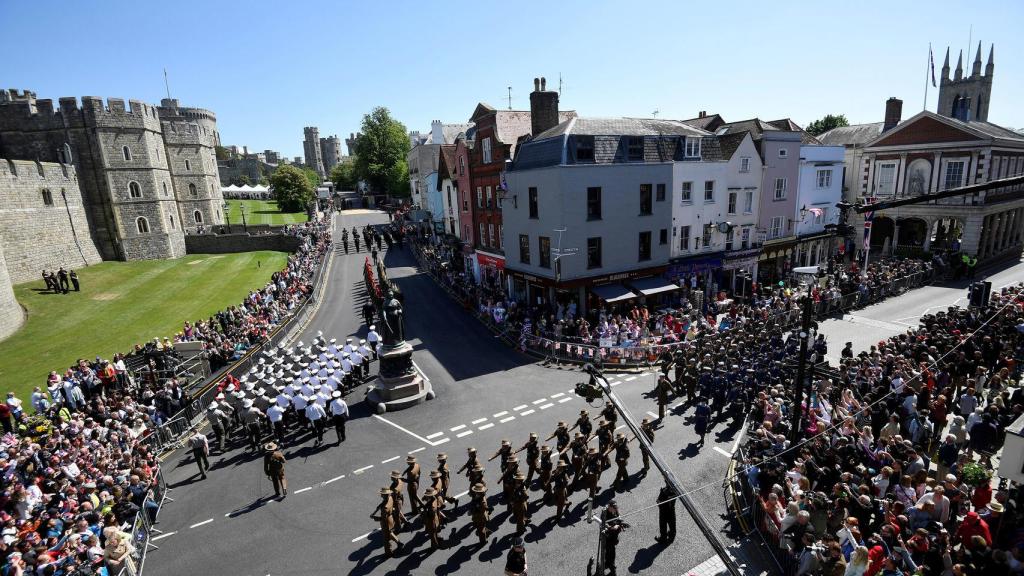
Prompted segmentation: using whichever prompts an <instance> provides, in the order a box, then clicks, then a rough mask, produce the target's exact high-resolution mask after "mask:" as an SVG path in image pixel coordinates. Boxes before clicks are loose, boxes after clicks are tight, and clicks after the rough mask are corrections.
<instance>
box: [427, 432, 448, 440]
mask: <svg viewBox="0 0 1024 576" xmlns="http://www.w3.org/2000/svg"><path fill="white" fill-rule="evenodd" d="M438 436H444V432H434V433H433V434H431V435H430V436H427V440H433V439H434V438H437V437H438Z"/></svg>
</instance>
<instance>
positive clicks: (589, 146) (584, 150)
mask: <svg viewBox="0 0 1024 576" xmlns="http://www.w3.org/2000/svg"><path fill="white" fill-rule="evenodd" d="M576 161H577V162H593V161H594V137H593V136H577V137H576Z"/></svg>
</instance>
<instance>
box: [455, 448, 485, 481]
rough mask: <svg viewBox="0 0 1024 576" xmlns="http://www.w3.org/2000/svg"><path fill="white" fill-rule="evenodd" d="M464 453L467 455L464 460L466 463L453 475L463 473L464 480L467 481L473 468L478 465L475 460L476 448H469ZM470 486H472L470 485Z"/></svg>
mask: <svg viewBox="0 0 1024 576" xmlns="http://www.w3.org/2000/svg"><path fill="white" fill-rule="evenodd" d="M466 452H467V453H468V454H469V455H468V456H467V458H466V463H465V464H463V465H462V467H461V468H459V469H458V471H457V472H455V473H456V474H462V472H463V471H465V472H466V478H467V479H468V478H470V476H472V474H473V467H474V466H476V465H477V464H479V462H478V461H477V459H476V448H473V447H469V448H467V449H466ZM470 486H472V484H470Z"/></svg>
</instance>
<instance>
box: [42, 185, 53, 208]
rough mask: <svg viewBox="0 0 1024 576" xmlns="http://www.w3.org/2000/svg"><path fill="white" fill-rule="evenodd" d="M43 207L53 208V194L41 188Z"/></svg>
mask: <svg viewBox="0 0 1024 576" xmlns="http://www.w3.org/2000/svg"><path fill="white" fill-rule="evenodd" d="M43 205H44V206H53V193H52V192H50V189H49V188H43Z"/></svg>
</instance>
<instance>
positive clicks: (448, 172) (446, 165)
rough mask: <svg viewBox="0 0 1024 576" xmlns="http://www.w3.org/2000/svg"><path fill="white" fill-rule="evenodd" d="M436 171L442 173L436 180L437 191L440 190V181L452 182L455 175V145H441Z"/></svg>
mask: <svg viewBox="0 0 1024 576" xmlns="http://www.w3.org/2000/svg"><path fill="white" fill-rule="evenodd" d="M437 169H438V171H441V172H442V177H441V178H438V179H437V189H438V190H440V189H441V180H443V179H444V178H448V179H449V180H454V179H455V177H456V174H455V145H454V144H442V145H441V160H440V163H439V164H438V167H437Z"/></svg>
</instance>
